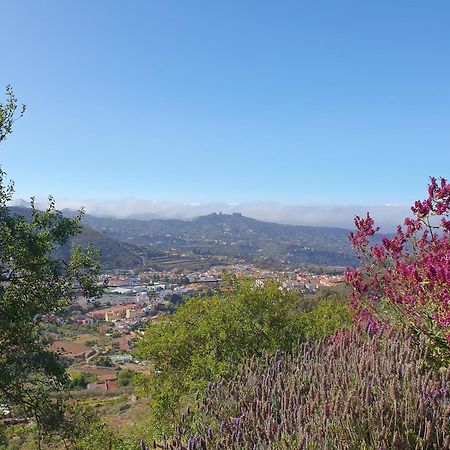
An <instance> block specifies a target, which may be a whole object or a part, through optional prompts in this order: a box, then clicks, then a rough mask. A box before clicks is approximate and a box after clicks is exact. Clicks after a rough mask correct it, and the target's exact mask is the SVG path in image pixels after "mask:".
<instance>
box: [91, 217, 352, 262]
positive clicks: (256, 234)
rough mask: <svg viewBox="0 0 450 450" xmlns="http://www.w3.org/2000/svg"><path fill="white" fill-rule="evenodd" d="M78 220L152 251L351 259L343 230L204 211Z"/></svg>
mask: <svg viewBox="0 0 450 450" xmlns="http://www.w3.org/2000/svg"><path fill="white" fill-rule="evenodd" d="M83 220H84V223H86V224H87V225H89V226H90V227H92V228H94V229H96V230H98V231H100V232H102V233H104V234H105V235H107V236H108V237H110V238H112V239H116V240H118V241H121V242H124V243H128V244H133V245H136V246H140V247H145V248H147V249H152V250H153V251H164V250H168V249H172V250H174V251H178V252H180V253H183V254H192V255H203V256H228V257H236V258H241V259H244V260H246V261H253V262H261V261H265V260H273V261H278V262H283V263H288V264H327V265H336V266H345V265H351V264H354V263H356V259H355V257H354V253H353V251H352V249H351V247H350V244H349V242H348V233H349V230H345V229H342V228H332V227H312V226H293V225H282V224H277V223H270V222H263V221H260V220H256V219H252V218H249V217H245V216H242V215H241V214H237V213H236V214H230V215H229V214H216V213H213V214H209V215H207V216H201V217H198V218H196V219H193V220H189V221H188V220H186V221H184V220H177V219H169V220H157V219H153V220H132V219H114V218H99V217H94V216H89V215H86V216H85V217H84V219H83Z"/></svg>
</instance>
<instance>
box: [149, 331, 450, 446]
mask: <svg viewBox="0 0 450 450" xmlns="http://www.w3.org/2000/svg"><path fill="white" fill-rule="evenodd" d="M340 337H341V339H336V340H333V341H330V340H322V341H320V342H319V343H318V344H317V345H311V344H309V343H304V344H301V345H300V346H299V348H298V350H297V351H296V352H294V353H290V354H287V355H282V354H279V353H278V354H276V355H274V356H271V357H267V358H266V359H257V358H253V359H250V360H249V361H248V362H247V363H246V364H245V365H244V367H243V368H242V370H241V371H240V373H238V375H236V376H235V377H234V379H232V380H230V381H222V382H217V383H212V384H210V386H209V388H208V389H207V391H206V393H205V395H204V396H203V398H201V399H199V400H198V403H197V405H195V406H193V407H192V408H188V410H187V412H186V414H185V415H184V417H183V420H182V421H181V423H180V424H179V426H178V427H177V435H176V436H175V437H173V438H170V439H168V438H164V439H163V440H162V441H160V442H154V443H153V448H159V449H174V450H200V449H223V450H225V449H227V450H233V449H236V450H238V449H239V450H240V449H254V450H256V449H257V450H264V449H277V450H280V449H285V450H287V449H293V448H299V449H311V450H316V449H317V450H319V449H366V450H383V449H384V450H387V449H418V448H420V449H438V448H439V449H450V425H449V421H448V414H449V408H450V392H449V383H450V369H443V370H441V371H433V370H430V369H427V368H426V367H425V366H424V364H423V361H424V360H425V359H426V357H427V352H428V347H427V345H426V341H425V339H421V340H420V341H419V342H418V345H417V344H416V343H415V342H412V341H411V339H409V338H408V334H407V333H405V332H400V333H397V332H394V331H393V330H392V329H391V330H389V331H386V332H385V333H380V334H376V335H374V336H372V337H363V335H362V334H360V333H357V332H352V333H349V332H347V333H342V334H341V336H340ZM150 447H151V446H150ZM147 448H148V447H147V446H146V445H145V443H143V442H142V449H147Z"/></svg>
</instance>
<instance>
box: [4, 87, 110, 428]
mask: <svg viewBox="0 0 450 450" xmlns="http://www.w3.org/2000/svg"><path fill="white" fill-rule="evenodd" d="M6 94H7V102H6V103H5V104H1V103H0V143H1V142H2V141H4V140H5V139H6V136H7V135H8V134H9V133H10V132H11V130H12V124H13V122H14V120H15V118H16V116H15V112H16V109H17V100H16V99H15V97H14V95H13V92H12V90H11V88H9V87H8V88H7V92H6ZM5 179H6V174H5V173H4V172H3V171H2V170H1V169H0V404H6V405H8V407H9V408H11V409H12V410H13V412H14V413H15V414H16V415H18V416H25V417H32V418H34V419H35V421H36V423H37V424H38V426H39V427H40V430H42V431H53V430H55V429H57V428H58V427H59V426H60V425H61V421H62V419H63V410H64V408H63V395H62V394H63V392H64V389H65V387H66V385H67V381H68V378H67V376H66V373H65V369H64V367H63V366H62V364H61V363H60V362H59V360H58V357H57V355H55V354H54V353H52V352H51V351H49V350H48V349H47V344H48V342H47V341H46V339H45V338H44V336H43V334H42V333H41V330H40V325H41V322H42V319H43V318H44V317H45V316H46V315H48V314H54V313H59V312H61V311H62V310H63V308H65V307H66V306H67V305H68V304H69V302H70V300H71V299H72V298H73V297H74V295H75V294H76V292H77V290H78V289H80V290H82V291H83V293H84V295H85V296H86V297H95V296H97V295H99V294H100V293H101V292H102V286H97V284H96V280H97V275H98V273H99V265H98V263H97V257H96V254H95V253H94V252H93V251H92V250H91V249H88V250H87V251H85V252H83V251H81V250H80V249H79V248H73V249H72V252H71V254H70V256H69V257H68V258H67V259H65V260H62V259H58V258H55V257H54V251H55V249H57V248H59V247H60V246H62V245H64V243H66V242H67V241H68V239H69V238H70V237H72V236H76V235H77V234H78V232H79V231H80V219H81V215H78V216H76V217H75V218H73V219H67V218H64V217H63V216H62V214H61V213H60V212H59V211H58V210H56V208H55V204H54V201H53V199H52V198H50V199H49V206H48V208H47V209H46V210H45V211H43V212H41V211H38V210H37V209H36V208H35V207H34V203H33V201H32V204H31V206H32V208H31V214H30V217H24V216H20V215H19V216H17V215H13V214H11V212H10V210H9V208H8V202H9V201H10V200H11V199H12V195H13V192H14V189H13V186H12V184H11V183H10V184H6V183H5Z"/></svg>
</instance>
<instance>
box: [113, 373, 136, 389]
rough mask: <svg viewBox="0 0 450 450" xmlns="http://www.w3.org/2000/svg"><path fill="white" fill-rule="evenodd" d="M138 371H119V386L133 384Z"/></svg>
mask: <svg viewBox="0 0 450 450" xmlns="http://www.w3.org/2000/svg"><path fill="white" fill-rule="evenodd" d="M135 378H136V372H135V371H134V370H131V369H123V370H120V371H119V372H118V373H117V384H118V385H119V386H133V385H134V380H135Z"/></svg>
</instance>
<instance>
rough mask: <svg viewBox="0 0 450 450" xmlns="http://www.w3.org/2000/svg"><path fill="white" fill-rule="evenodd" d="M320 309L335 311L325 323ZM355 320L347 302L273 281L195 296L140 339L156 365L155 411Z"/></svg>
mask: <svg viewBox="0 0 450 450" xmlns="http://www.w3.org/2000/svg"><path fill="white" fill-rule="evenodd" d="M316 308H320V310H321V311H326V313H327V314H328V315H329V316H330V317H332V320H331V321H330V322H327V325H326V326H325V325H324V324H323V322H324V321H326V317H324V316H323V315H322V314H320V313H315V312H314V310H315V309H316ZM313 322H314V323H313ZM315 322H317V323H315ZM350 322H351V318H350V313H349V309H348V307H347V305H346V304H345V303H342V302H339V301H331V300H323V301H318V300H312V301H311V300H310V301H307V300H305V299H304V298H302V297H300V296H299V294H298V293H295V292H289V291H286V290H282V289H280V288H279V286H278V285H277V284H276V283H274V282H271V283H267V284H266V285H264V286H261V285H258V284H256V283H255V282H253V281H246V282H239V283H235V285H234V286H233V288H232V289H230V290H229V291H228V292H226V293H223V294H215V295H213V296H210V297H199V298H191V299H189V300H188V301H187V302H186V303H185V304H184V305H182V306H180V307H179V308H178V309H177V310H176V312H175V313H174V314H173V315H172V316H170V317H167V318H165V319H163V320H161V321H160V322H158V323H156V324H154V325H150V326H149V327H148V328H147V330H146V332H145V335H144V336H143V338H142V339H141V340H140V342H139V346H138V354H139V356H140V358H142V359H147V360H149V361H150V362H151V363H152V365H153V368H154V372H153V375H152V376H151V377H150V379H148V380H147V383H146V387H147V388H148V390H149V395H150V396H151V397H152V398H153V399H154V405H155V409H154V413H155V414H156V415H158V414H160V415H167V414H168V413H174V412H176V410H177V407H178V406H179V402H180V400H182V399H183V398H186V396H187V397H189V396H192V395H193V394H194V393H195V392H196V391H197V390H199V391H202V390H203V389H204V388H205V387H206V386H207V385H208V383H209V382H211V381H215V380H218V379H219V378H222V377H223V378H229V377H231V376H233V375H234V374H235V373H236V371H237V370H238V369H239V366H240V364H241V363H242V362H243V361H244V360H245V359H246V358H249V357H253V356H256V357H257V356H263V355H265V354H266V353H269V354H270V353H274V352H275V351H276V350H277V349H281V350H283V351H291V350H293V349H294V348H295V347H296V346H297V345H298V342H299V340H300V341H301V340H303V339H306V338H307V337H309V336H310V337H319V336H323V335H327V334H329V333H331V332H334V331H336V330H337V329H339V328H341V327H346V326H349V325H350Z"/></svg>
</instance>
